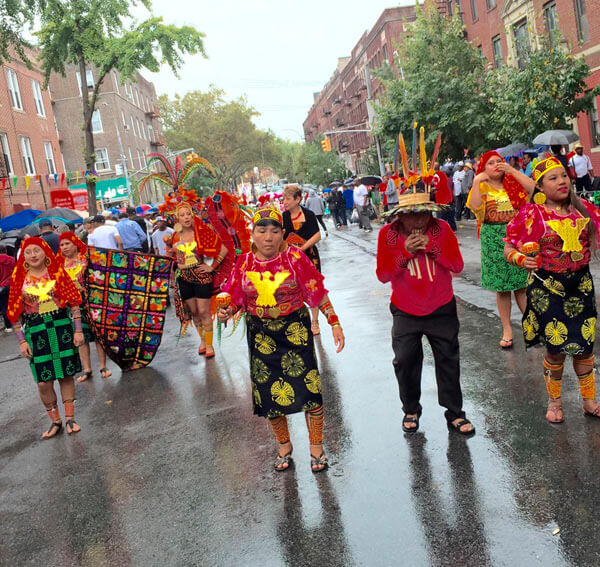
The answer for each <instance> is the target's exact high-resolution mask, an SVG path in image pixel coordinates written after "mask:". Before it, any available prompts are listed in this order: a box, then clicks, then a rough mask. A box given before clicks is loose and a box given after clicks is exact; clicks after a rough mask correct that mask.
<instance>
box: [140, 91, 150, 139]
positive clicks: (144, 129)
mask: <svg viewBox="0 0 600 567" xmlns="http://www.w3.org/2000/svg"><path fill="white" fill-rule="evenodd" d="M142 100H143V99H142ZM140 126H141V130H142V138H144V140H147V139H148V138H146V128H144V123H143V122H142V123H141V125H140Z"/></svg>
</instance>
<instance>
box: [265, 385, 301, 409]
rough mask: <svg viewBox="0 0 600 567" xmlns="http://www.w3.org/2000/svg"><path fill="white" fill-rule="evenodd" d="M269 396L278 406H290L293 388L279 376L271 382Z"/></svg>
mask: <svg viewBox="0 0 600 567" xmlns="http://www.w3.org/2000/svg"><path fill="white" fill-rule="evenodd" d="M271 397H272V399H273V401H274V402H275V403H276V404H279V405H280V406H291V405H292V404H293V403H294V399H295V397H296V394H295V392H294V388H292V386H291V385H290V384H288V383H287V382H285V381H284V380H283V378H280V379H279V380H276V381H275V382H273V385H272V386H271Z"/></svg>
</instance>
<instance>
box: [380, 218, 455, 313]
mask: <svg viewBox="0 0 600 567" xmlns="http://www.w3.org/2000/svg"><path fill="white" fill-rule="evenodd" d="M425 234H426V235H427V236H428V237H429V243H428V245H427V249H426V250H424V251H419V252H417V253H416V254H410V253H409V252H408V250H407V249H406V247H405V246H404V243H405V242H406V236H404V234H403V233H402V231H401V230H400V221H395V222H392V223H391V224H387V225H385V226H384V227H383V228H382V229H381V230H380V231H379V236H378V239H377V277H378V279H379V281H381V282H383V283H387V282H391V283H392V303H393V304H394V305H395V306H396V307H397V308H398V309H400V311H404V312H405V313H409V314H410V315H418V316H424V315H429V314H430V313H433V312H434V311H435V310H436V309H438V308H440V307H442V306H443V305H446V303H448V302H449V301H450V300H451V299H452V297H453V296H454V290H453V289H452V273H459V272H461V271H462V269H463V267H464V263H463V259H462V255H461V253H460V249H459V247H458V240H457V239H456V236H455V234H454V232H452V229H451V228H450V226H449V225H448V223H447V222H445V221H442V220H439V219H435V218H432V219H431V221H430V223H429V226H428V227H427V230H426V231H425Z"/></svg>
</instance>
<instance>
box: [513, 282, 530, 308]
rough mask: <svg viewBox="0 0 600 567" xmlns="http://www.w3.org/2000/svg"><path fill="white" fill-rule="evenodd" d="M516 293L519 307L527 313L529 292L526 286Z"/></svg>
mask: <svg viewBox="0 0 600 567" xmlns="http://www.w3.org/2000/svg"><path fill="white" fill-rule="evenodd" d="M514 293H515V301H516V302H517V307H518V308H519V309H520V310H521V313H525V308H526V307H527V292H526V290H525V288H524V287H523V288H521V289H518V290H516V291H515V292H514Z"/></svg>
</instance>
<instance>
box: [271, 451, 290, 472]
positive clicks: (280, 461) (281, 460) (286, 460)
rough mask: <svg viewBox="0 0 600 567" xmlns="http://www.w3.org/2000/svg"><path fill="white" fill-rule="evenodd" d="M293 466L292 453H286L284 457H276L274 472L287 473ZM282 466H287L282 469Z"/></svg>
mask: <svg viewBox="0 0 600 567" xmlns="http://www.w3.org/2000/svg"><path fill="white" fill-rule="evenodd" d="M293 464H294V459H292V452H291V451H290V452H289V453H286V454H285V455H283V456H282V455H277V458H276V459H275V470H276V471H277V472H284V471H287V470H288V469H289V468H290V467H291V466H292V465H293ZM283 465H287V467H284V466H283Z"/></svg>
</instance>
